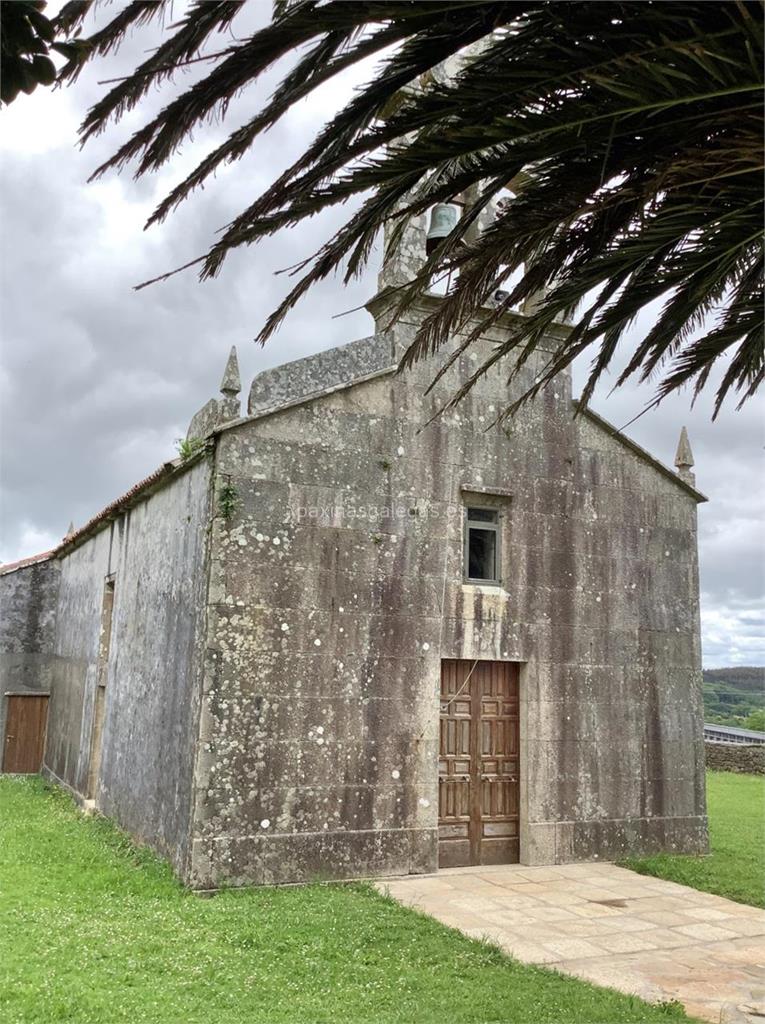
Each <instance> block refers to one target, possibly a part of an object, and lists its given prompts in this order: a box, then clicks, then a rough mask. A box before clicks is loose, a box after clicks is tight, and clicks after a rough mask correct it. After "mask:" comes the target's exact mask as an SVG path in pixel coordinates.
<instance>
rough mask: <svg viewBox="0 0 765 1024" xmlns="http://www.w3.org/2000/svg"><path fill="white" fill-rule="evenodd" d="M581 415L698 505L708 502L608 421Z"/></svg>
mask: <svg viewBox="0 0 765 1024" xmlns="http://www.w3.org/2000/svg"><path fill="white" fill-rule="evenodd" d="M573 405H574V408H575V409H577V410H578V409H579V403H578V402H577V401H576V400H575V401H574V403H573ZM581 414H582V415H583V416H586V417H587V419H588V420H590V421H591V422H592V423H594V424H595V425H596V426H598V427H600V428H601V430H604V431H605V432H606V433H607V434H610V436H611V437H613V438H615V439H616V440H617V441H620V442H621V443H622V444H623V445H624V446H625V447H626V448H629V449H630V451H632V452H634V454H635V455H637V456H638V457H639V458H641V459H642V460H643V462H647V463H648V464H649V466H653V468H654V469H655V470H658V472H659V473H661V474H662V476H665V477H666V478H667V479H668V480H671V481H672V483H673V484H677V486H678V487H680V488H681V489H682V490H684V491H685V493H686V494H689V495H690V496H691V497H692V498H693V499H694V500H695V501H697V502H698V503H699V504H702V503H703V502H705V501H709V498H708V497H707V496H706V494H704V493H703V492H702V491H699V490H697V489H696V488H695V487H694V486H693V485H692V484H689V483H686V481H685V480H683V479H682V478H681V477H679V476H678V475H677V473H675V472H673V471H672V470H671V469H670V468H669V466H665V465H664V463H663V462H660V461H659V460H658V459H657V458H656V457H655V456H654V455H651V453H650V452H648V451H646V449H645V448H643V447H642V446H641V445H639V444H638V443H637V441H633V440H632V438H631V437H627V435H626V434H624V433H622V431H621V430H619V428H618V427H615V426H614V425H613V423H609V422H608V420H606V419H603V417H602V416H599V415H598V414H597V413H596V412H593V411H592V409H584V410H582V412H581Z"/></svg>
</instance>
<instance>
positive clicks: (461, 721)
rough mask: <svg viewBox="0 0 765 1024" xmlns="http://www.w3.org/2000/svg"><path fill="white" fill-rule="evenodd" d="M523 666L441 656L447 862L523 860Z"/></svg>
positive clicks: (441, 815)
mask: <svg viewBox="0 0 765 1024" xmlns="http://www.w3.org/2000/svg"><path fill="white" fill-rule="evenodd" d="M518 686H519V666H518V665H517V664H513V663H511V662H504V661H457V660H448V661H447V660H445V661H442V662H441V740H440V751H439V760H438V863H439V867H442V868H452V867H466V866H468V865H471V864H516V863H518V860H519V853H520V843H519V796H520V743H519V740H520V737H519V710H520V708H519V691H518Z"/></svg>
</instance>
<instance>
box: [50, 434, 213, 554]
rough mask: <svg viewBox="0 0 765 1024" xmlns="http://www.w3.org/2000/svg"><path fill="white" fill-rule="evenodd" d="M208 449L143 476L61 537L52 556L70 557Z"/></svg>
mask: <svg viewBox="0 0 765 1024" xmlns="http://www.w3.org/2000/svg"><path fill="white" fill-rule="evenodd" d="M210 448H211V446H210V445H205V446H204V447H203V448H201V449H200V451H199V452H197V453H196V454H194V455H192V456H191V457H190V458H188V459H172V460H171V461H169V462H163V463H162V465H161V466H160V467H159V468H158V469H155V470H154V472H153V473H150V474H149V475H148V476H147V477H144V479H143V480H139V481H138V483H137V484H134V485H133V486H132V487H131V488H130V489H129V490H127V491H125V493H124V494H122V495H120V497H119V498H115V500H114V501H112V502H110V503H109V504H108V505H106V506H105V507H104V508H102V509H101V511H100V512H98V513H97V514H96V515H95V516H93V517H92V519H89V520H88V521H87V523H85V525H84V526H81V527H80V528H79V529H78V530H75V532H74V533H72V534H70V535H69V536H68V537H64V539H63V540H62V541H61V543H60V544H59V545H58V547H56V548H54V549H53V551H52V552H51V556H52V557H55V558H62V557H63V556H64V555H68V554H70V553H71V552H72V551H74V549H75V548H78V547H80V545H81V544H84V543H85V541H86V540H90V538H91V537H93V536H95V535H96V534H97V533H100V532H101V530H103V529H104V528H105V527H106V526H108V524H109V523H111V522H113V521H114V520H115V519H117V518H118V517H119V516H121V515H122V513H123V512H127V510H128V509H131V508H133V506H134V505H137V504H138V503H139V502H141V501H146V499H147V498H150V497H151V496H152V494H156V492H157V491H160V490H162V488H163V487H166V486H167V484H169V483H170V482H171V480H175V478H176V477H179V476H183V474H184V473H186V472H187V471H188V470H189V469H191V467H192V466H195V465H196V464H197V463H198V462H201V461H202V459H203V458H205V457H206V456H207V454H208V453H209V451H210Z"/></svg>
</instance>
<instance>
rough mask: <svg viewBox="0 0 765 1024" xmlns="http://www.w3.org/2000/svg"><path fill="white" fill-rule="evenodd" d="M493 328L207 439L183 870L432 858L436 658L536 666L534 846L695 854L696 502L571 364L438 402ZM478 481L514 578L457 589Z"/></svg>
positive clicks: (699, 796)
mask: <svg viewBox="0 0 765 1024" xmlns="http://www.w3.org/2000/svg"><path fill="white" fill-rule="evenodd" d="M418 315H422V311H421V310H420V311H419V314H418V312H417V311H414V313H413V314H412V315H411V316H410V317H409V318H408V319H405V320H404V321H401V322H399V324H398V325H397V326H396V329H395V333H394V336H393V337H392V339H391V345H392V348H393V350H394V352H396V353H400V352H401V351H403V349H404V348H405V347H406V345H407V344H408V343H409V341H410V340H411V336H412V332H413V331H414V330H415V327H416V322H417V316H418ZM506 329H508V325H504V326H501V327H498V328H497V329H496V331H495V332H493V333H492V334H490V335H489V336H488V337H487V338H486V339H485V342H484V343H483V348H482V349H481V348H480V347H479V346H476V347H474V348H472V349H471V350H470V354H469V355H464V356H462V357H461V358H460V359H458V360H457V361H456V362H455V364H454V366H453V367H452V369H451V370H450V371H449V372H448V373H447V374H446V375H445V377H444V378H443V380H442V382H441V383H440V384H439V385H438V386H437V387H436V388H435V389H434V390H432V391H430V392H428V391H427V389H428V386H429V385H430V383H431V381H432V378H433V372H434V365H433V364H432V363H431V364H425V363H423V364H419V365H418V366H417V367H416V368H415V369H414V370H413V371H411V372H407V373H406V374H401V375H396V374H389V375H381V376H378V377H377V378H376V379H373V380H367V381H365V382H363V383H360V384H357V385H356V386H354V387H352V388H349V389H346V390H340V391H335V392H333V393H331V394H328V395H326V396H324V397H318V398H314V399H313V400H309V401H306V402H304V403H303V404H299V405H296V406H293V407H291V408H289V409H287V410H284V411H282V412H275V413H272V414H270V415H264V416H262V417H260V418H257V417H256V418H253V419H251V420H250V421H248V422H245V423H242V424H240V425H238V426H236V427H234V428H232V429H230V430H228V431H226V432H224V433H223V434H222V435H221V436H220V438H219V443H218V451H217V456H216V480H217V481H218V482H219V483H218V485H219V486H220V482H226V483H227V484H228V485H229V486H232V487H234V488H235V490H236V493H237V495H238V504H237V508H236V512H235V514H234V515H233V517H232V518H231V519H230V520H229V521H227V522H224V521H221V520H216V522H215V525H214V531H213V541H212V550H211V583H210V607H209V611H208V636H207V661H206V668H205V677H204V692H203V697H202V711H201V717H200V747H199V755H198V761H197V766H196V782H195V794H196V797H195V812H194V819H195V821H194V838H193V852H192V859H191V872H190V880H191V881H192V882H193V884H195V885H200V886H209V885H216V884H219V883H221V882H223V881H226V882H229V883H233V884H240V883H245V882H255V883H262V882H288V881H298V880H303V879H309V878H312V877H352V876H364V875H372V874H378V875H379V874H398V873H407V872H421V871H431V870H434V869H435V867H436V863H437V821H438V772H437V753H438V730H439V701H438V692H439V677H440V664H441V659H442V658H471V659H472V658H486V659H501V660H508V661H515V662H519V663H520V664H521V666H522V669H521V685H522V693H521V697H522V721H521V747H522V775H521V798H522V809H521V819H522V820H521V860H522V861H523V862H524V863H532V864H540V863H553V862H563V861H570V860H578V859H592V858H604V859H607V858H611V857H616V856H621V855H624V854H626V853H639V852H650V851H654V850H658V849H675V850H686V851H693V852H696V851H702V850H704V849H706V842H707V840H706V819H705V804H704V783H703V748H702V742H701V738H700V737H701V725H702V711H701V672H700V668H701V666H700V650H699V622H698V580H697V565H696V501H695V498H694V496H693V494H692V493H690V492H688V491H687V490H684V489H683V488H681V487H679V486H678V485H677V483H675V482H674V481H673V480H672V479H670V478H669V477H668V475H667V474H666V472H665V473H662V472H660V471H659V470H657V469H656V468H655V466H653V465H651V464H650V463H649V462H646V461H645V460H644V459H643V458H641V457H640V456H639V455H638V454H636V453H635V452H634V451H633V450H631V449H629V448H627V447H626V446H625V445H624V444H622V443H621V442H620V441H619V440H618V439H617V438H615V437H613V436H611V435H610V434H609V432H608V430H607V429H606V428H604V427H603V426H602V424H600V423H598V422H596V421H593V420H589V419H587V418H579V419H577V420H574V419H573V416H572V403H571V390H570V379H569V378H568V377H566V376H564V377H562V378H561V379H560V380H559V381H558V382H557V383H556V385H555V386H554V387H552V388H548V389H547V391H546V392H544V393H543V395H542V396H540V398H539V400H538V401H536V402H534V403H532V404H530V405H528V406H527V407H526V408H525V409H524V410H523V411H522V412H521V413H520V414H519V415H518V416H517V417H516V418H515V419H514V420H513V421H512V422H511V423H510V424H509V426H503V425H497V424H496V423H495V422H494V421H495V419H496V416H497V413H498V412H499V411H500V410H501V409H502V408H503V407H504V404H505V403H506V402H507V401H508V400H509V399H512V397H513V395H514V394H515V393H516V389H517V388H520V387H523V386H525V385H527V384H528V383H529V382H530V381H531V380H532V379H533V376H534V374H535V373H536V372H538V370H539V369H540V367H541V362H542V360H543V359H544V358H545V355H544V353H542V352H540V353H538V355H537V356H536V357H535V358H533V359H531V360H530V361H529V363H528V364H527V366H526V369H525V371H524V375H523V376H522V377H521V378H520V379H519V380H518V381H516V383H515V384H514V386H513V389H511V390H510V391H509V392H508V389H507V385H506V379H505V378H506V375H505V373H504V372H503V371H501V370H495V371H493V372H492V373H490V374H487V375H486V376H485V377H484V378H482V379H481V381H480V382H479V383H478V385H477V386H476V387H475V389H474V390H473V391H472V392H471V393H470V394H469V395H468V397H467V398H466V399H465V401H464V402H463V403H461V404H460V405H459V406H458V407H457V409H454V410H449V411H447V412H446V413H444V414H443V415H441V416H440V417H436V418H435V419H433V416H434V414H435V413H436V412H437V410H438V409H439V408H440V406H441V405H442V403H443V402H444V400H445V399H446V398H448V397H449V396H450V395H451V394H453V390H454V386H455V384H456V383H457V382H459V381H461V380H464V379H465V377H466V375H467V374H468V373H471V372H472V371H473V370H474V369H475V366H476V359H477V358H479V357H480V354H481V352H483V353H484V354H486V353H488V352H489V351H491V348H490V346H491V344H492V342H494V341H496V340H500V339H501V337H502V336H503V331H505V330H506ZM561 329H563V328H561ZM554 344H555V337H554V336H553V337H551V339H550V345H551V346H553V345H554ZM476 497H478V498H480V499H481V500H483V501H487V502H489V503H496V504H497V506H498V507H499V509H500V511H501V517H502V518H501V523H502V551H503V565H502V585H501V587H485V586H480V587H476V586H467V585H465V584H464V583H463V566H462V558H463V538H462V529H463V518H462V509H463V506H464V503H465V501H466V500H475V499H476Z"/></svg>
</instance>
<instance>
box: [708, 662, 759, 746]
mask: <svg viewBox="0 0 765 1024" xmlns="http://www.w3.org/2000/svg"><path fill="white" fill-rule="evenodd" d="M704 719H705V721H707V722H717V723H718V724H719V725H737V726H740V727H741V728H744V729H759V730H761V731H765V668H763V667H761V666H751V665H737V666H736V667H735V668H706V669H704Z"/></svg>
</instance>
